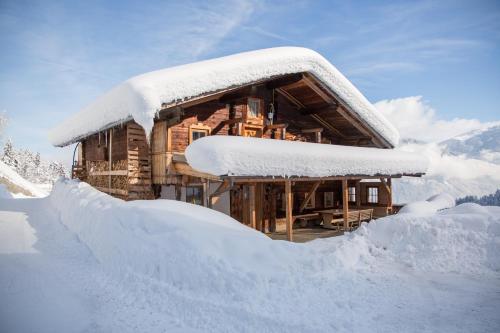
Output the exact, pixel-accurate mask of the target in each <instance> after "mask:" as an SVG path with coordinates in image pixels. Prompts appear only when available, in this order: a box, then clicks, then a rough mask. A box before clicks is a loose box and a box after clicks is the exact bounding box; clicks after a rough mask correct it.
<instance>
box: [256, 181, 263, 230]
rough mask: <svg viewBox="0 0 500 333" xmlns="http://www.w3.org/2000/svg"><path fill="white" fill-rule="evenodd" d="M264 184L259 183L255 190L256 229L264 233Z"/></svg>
mask: <svg viewBox="0 0 500 333" xmlns="http://www.w3.org/2000/svg"><path fill="white" fill-rule="evenodd" d="M263 185H264V183H258V184H257V185H256V189H255V219H256V222H255V227H256V229H257V230H259V231H262V232H263V231H264V229H263V226H264V223H263V219H264V214H263V208H264V207H263V206H264V205H263V198H262V197H263V195H264V193H263V192H264V188H263Z"/></svg>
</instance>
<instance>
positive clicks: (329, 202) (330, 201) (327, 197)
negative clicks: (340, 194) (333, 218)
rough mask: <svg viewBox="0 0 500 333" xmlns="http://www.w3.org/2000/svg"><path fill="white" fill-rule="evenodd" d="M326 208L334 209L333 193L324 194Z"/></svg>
mask: <svg viewBox="0 0 500 333" xmlns="http://www.w3.org/2000/svg"><path fill="white" fill-rule="evenodd" d="M324 201H325V202H324V204H325V208H329V207H333V192H325V193H324Z"/></svg>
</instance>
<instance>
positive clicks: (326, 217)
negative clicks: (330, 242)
mask: <svg viewBox="0 0 500 333" xmlns="http://www.w3.org/2000/svg"><path fill="white" fill-rule="evenodd" d="M315 213H318V214H320V215H321V218H322V219H323V228H325V229H338V226H334V225H333V224H332V221H333V220H334V219H335V221H336V222H340V218H342V217H343V216H344V212H343V210H342V209H324V210H316V211H315Z"/></svg>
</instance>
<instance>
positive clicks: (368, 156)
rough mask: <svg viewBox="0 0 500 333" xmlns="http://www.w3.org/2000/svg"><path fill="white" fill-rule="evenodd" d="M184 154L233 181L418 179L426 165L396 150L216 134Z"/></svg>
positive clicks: (193, 162)
mask: <svg viewBox="0 0 500 333" xmlns="http://www.w3.org/2000/svg"><path fill="white" fill-rule="evenodd" d="M185 155H186V160H187V162H188V163H189V165H190V166H191V167H192V168H193V169H195V170H198V171H201V172H204V173H208V174H212V175H217V176H230V177H271V178H272V177H278V178H282V177H284V178H296V177H311V178H314V177H316V178H317V177H336V176H372V177H373V176H420V175H422V174H424V173H425V172H426V170H427V165H428V161H427V159H426V158H425V157H423V156H421V155H418V154H414V153H409V152H404V151H400V150H396V149H379V148H363V147H352V146H338V145H329V144H317V143H309V142H297V141H284V140H272V139H260V138H249V137H237V136H218V135H215V136H209V137H205V138H201V139H198V140H196V141H194V142H193V143H192V144H190V145H189V146H188V148H187V149H186V152H185Z"/></svg>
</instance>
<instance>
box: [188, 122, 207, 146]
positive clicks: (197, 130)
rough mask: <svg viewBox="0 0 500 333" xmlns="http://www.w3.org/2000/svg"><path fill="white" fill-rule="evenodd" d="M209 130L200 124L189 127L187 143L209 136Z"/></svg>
mask: <svg viewBox="0 0 500 333" xmlns="http://www.w3.org/2000/svg"><path fill="white" fill-rule="evenodd" d="M210 130H211V128H210V127H209V126H205V125H203V124H202V123H198V124H197V125H191V126H189V143H190V144H191V143H192V142H193V141H195V140H198V139H200V138H203V137H204V136H208V135H210Z"/></svg>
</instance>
